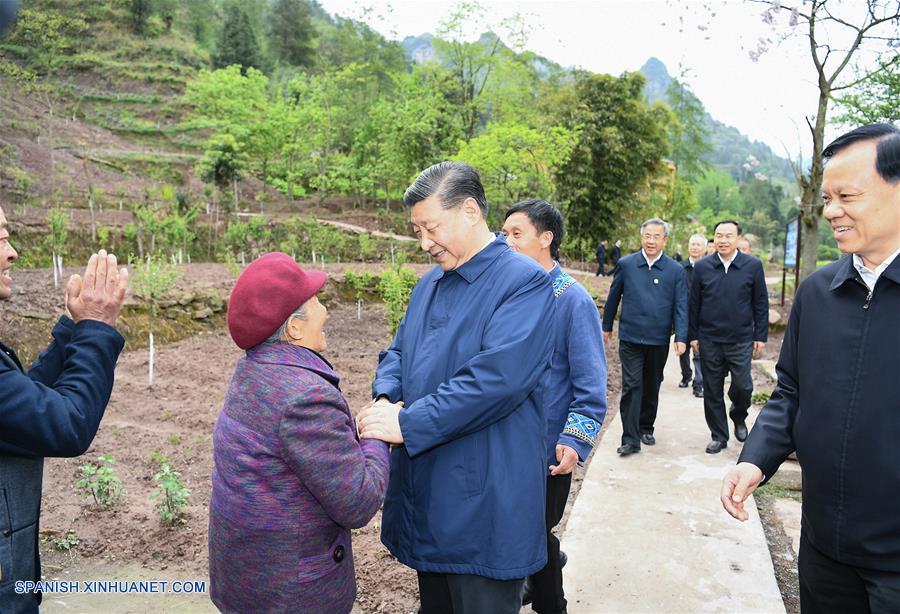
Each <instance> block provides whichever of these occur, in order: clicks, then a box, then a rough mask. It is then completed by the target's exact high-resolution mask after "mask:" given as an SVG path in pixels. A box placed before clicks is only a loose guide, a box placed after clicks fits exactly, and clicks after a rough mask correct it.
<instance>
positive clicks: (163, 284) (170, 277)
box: [131, 254, 181, 387]
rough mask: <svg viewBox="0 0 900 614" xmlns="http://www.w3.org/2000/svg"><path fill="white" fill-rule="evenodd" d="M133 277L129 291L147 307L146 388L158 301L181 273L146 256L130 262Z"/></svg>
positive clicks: (152, 358) (150, 381)
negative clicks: (143, 301)
mask: <svg viewBox="0 0 900 614" xmlns="http://www.w3.org/2000/svg"><path fill="white" fill-rule="evenodd" d="M132 270H133V271H134V275H133V276H132V278H131V291H132V292H133V293H134V294H135V295H136V296H139V297H140V298H142V299H144V300H145V301H146V302H147V305H148V306H149V311H150V326H149V328H148V331H147V335H148V341H149V343H150V354H149V361H148V363H147V386H149V387H152V386H153V367H154V363H155V362H156V361H155V355H156V346H155V343H154V339H153V323H154V322H155V321H156V318H157V315H158V312H159V301H160V299H161V298H162V297H163V295H164V294H165V293H166V292H168V291H169V289H170V288H171V287H172V286H173V285H174V284H175V281H176V280H177V279H178V278H179V277H180V276H181V272H180V271H179V270H178V269H176V268H175V267H174V266H172V265H170V264H168V263H167V262H166V259H165V257H164V256H154V255H151V254H147V258H146V259H144V260H139V261H138V262H132Z"/></svg>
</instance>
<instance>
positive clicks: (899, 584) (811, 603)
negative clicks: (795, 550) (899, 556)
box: [797, 535, 900, 614]
mask: <svg viewBox="0 0 900 614" xmlns="http://www.w3.org/2000/svg"><path fill="white" fill-rule="evenodd" d="M797 567H798V571H799V572H800V610H801V611H802V612H803V614H825V613H826V612H829V613H834V614H839V613H841V614H842V613H843V612H873V613H875V614H881V613H885V614H886V613H887V612H900V572H896V571H877V570H874V569H864V568H862V567H854V566H852V565H845V564H843V563H839V562H837V561H835V560H834V559H831V558H829V557H827V556H825V555H824V554H822V553H821V552H819V551H818V550H816V549H815V548H814V547H813V546H812V544H810V543H809V540H807V539H806V536H805V535H801V536H800V554H799V561H798V564H797Z"/></svg>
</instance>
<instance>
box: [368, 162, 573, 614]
mask: <svg viewBox="0 0 900 614" xmlns="http://www.w3.org/2000/svg"><path fill="white" fill-rule="evenodd" d="M403 201H404V204H405V205H406V206H407V207H409V210H410V219H411V221H412V225H413V229H414V231H415V234H416V236H417V237H418V238H419V242H420V245H421V248H422V250H424V251H426V252H428V253H429V254H431V257H432V258H434V260H435V261H436V262H437V264H438V266H436V267H434V268H433V269H432V270H431V271H429V272H428V273H426V274H425V276H424V277H422V279H421V280H420V281H419V283H418V284H417V285H416V287H415V288H414V289H413V292H412V297H411V298H410V302H409V307H408V308H407V310H406V315H405V316H404V318H403V321H402V322H401V323H400V327H399V328H398V329H397V333H396V335H395V336H394V340H393V343H392V344H391V346H390V347H389V348H388V349H387V350H385V351H384V352H382V354H381V357H380V360H379V364H378V369H377V371H376V374H375V381H374V382H373V384H372V394H373V398H375V399H376V400H377V401H376V402H375V403H374V404H373V405H371V406H370V407H368V408H366V409H364V410H363V411H362V412H360V414H359V416H358V425H359V429H360V433H361V436H362V437H371V438H377V439H382V440H384V441H387V442H389V443H394V444H402V445H397V446H395V447H394V448H393V450H392V452H391V477H390V483H389V485H388V493H387V498H386V499H385V503H384V513H383V516H382V531H381V540H382V542H384V544H385V545H386V546H387V547H388V549H389V550H390V551H391V553H392V554H393V555H394V556H395V557H397V559H398V560H399V561H400V562H402V563H404V564H406V565H408V566H410V567H412V568H413V569H415V570H416V571H417V572H418V580H419V594H420V598H421V609H420V610H419V611H420V612H422V613H423V614H429V613H432V612H435V613H436V612H455V613H457V614H458V613H463V614H466V613H479V612H496V613H498V614H503V613H510V614H512V613H517V612H518V611H519V608H520V606H521V591H522V585H523V583H524V578H525V577H526V576H529V575H531V574H533V573H535V572H537V571H539V570H540V569H541V568H543V567H544V565H545V563H546V561H547V542H546V539H545V537H544V488H545V483H546V482H545V476H546V471H547V466H546V462H545V461H546V452H545V449H544V440H545V437H546V428H547V425H546V414H545V411H544V408H543V403H542V401H543V398H544V385H545V384H544V381H545V380H546V377H547V375H548V374H549V366H550V357H551V352H552V343H553V330H552V328H551V327H549V326H547V325H546V322H547V321H548V320H549V321H553V317H554V313H555V309H556V304H555V303H554V298H553V290H552V286H551V284H550V278H549V276H548V275H547V272H546V271H544V269H542V268H541V267H540V266H539V265H538V264H537V263H536V262H534V261H533V260H531V259H529V258H526V257H524V256H522V255H520V254H517V253H516V252H514V251H513V250H512V249H510V247H509V245H507V243H506V241H505V240H504V239H503V237H498V236H496V235H494V234H493V233H491V232H490V230H489V229H488V226H487V222H486V218H487V200H486V199H485V196H484V188H483V187H482V185H481V180H480V179H479V177H478V173H477V172H476V171H475V170H474V169H473V168H472V167H470V166H468V165H466V164H463V163H460V162H441V163H439V164H435V165H434V166H431V167H429V168H427V169H425V170H424V171H422V173H421V174H420V175H419V176H418V177H417V178H416V180H415V181H414V182H413V184H412V185H411V186H410V187H409V188H408V189H407V190H406V194H405V195H404V197H403ZM401 402H402V405H401Z"/></svg>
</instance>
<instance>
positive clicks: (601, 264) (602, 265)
mask: <svg viewBox="0 0 900 614" xmlns="http://www.w3.org/2000/svg"><path fill="white" fill-rule="evenodd" d="M606 243H607V241H606V239H603V240H602V241H600V244H599V245H598V246H597V273H596V274H595V275H594V276H595V277H596V276H597V275H606Z"/></svg>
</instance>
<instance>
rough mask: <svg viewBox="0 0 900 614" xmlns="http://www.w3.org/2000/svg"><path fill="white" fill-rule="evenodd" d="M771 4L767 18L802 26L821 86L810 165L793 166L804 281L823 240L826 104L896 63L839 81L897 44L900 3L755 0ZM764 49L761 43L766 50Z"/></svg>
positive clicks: (809, 119) (813, 119) (794, 28)
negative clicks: (865, 58)
mask: <svg viewBox="0 0 900 614" xmlns="http://www.w3.org/2000/svg"><path fill="white" fill-rule="evenodd" d="M756 1H758V2H760V3H762V4H765V5H767V7H768V8H767V9H766V10H765V12H764V13H763V18H764V19H765V20H766V21H767V22H768V23H770V24H772V25H773V26H774V25H775V22H776V19H777V18H778V16H779V15H781V14H784V15H786V16H787V18H788V26H787V27H788V31H789V32H791V31H797V30H800V31H802V32H803V35H804V36H805V37H806V38H807V40H808V42H809V52H810V57H811V59H812V63H813V67H814V68H815V74H816V84H817V86H818V90H819V97H818V104H817V106H816V113H815V116H812V117H807V118H806V123H807V125H808V126H809V131H810V136H811V137H812V164H811V165H810V168H809V170H808V171H807V172H804V170H803V168H802V167H801V166H800V163H799V162H798V163H797V164H795V165H794V172H795V175H796V176H797V183H798V185H799V186H800V217H801V220H802V224H803V231H802V235H801V245H800V279H804V278H806V277H807V276H808V275H809V274H810V273H812V272H813V271H814V270H815V269H816V257H817V255H818V244H819V232H818V231H819V222H820V220H821V219H822V212H823V205H822V197H821V196H822V173H823V170H824V162H823V160H822V150H823V149H824V148H825V142H824V141H825V125H826V124H827V122H828V103H829V102H830V101H831V100H832V99H833V97H834V95H835V94H836V93H837V92H840V91H844V90H848V89H851V88H853V87H855V86H857V85H859V84H861V83H863V82H864V81H866V80H868V79H871V78H873V77H875V76H876V75H878V74H880V73H882V72H884V71H885V69H886V68H887V67H889V66H891V65H892V63H887V64H881V65H879V67H878V68H875V69H866V68H865V67H863V66H861V65H858V66H857V70H856V76H855V77H853V78H851V79H850V80H841V77H842V75H844V74H845V69H846V68H847V67H848V66H850V64H851V61H853V60H859V57H860V54H861V52H862V51H864V50H866V49H872V48H873V47H877V46H878V45H880V44H882V43H883V42H884V41H889V42H891V43H893V42H894V41H896V40H897V39H898V36H900V2H897V1H896V0H865V2H855V3H844V4H840V3H838V2H837V1H836V0H810V1H809V2H803V3H802V4H801V5H800V7H790V6H786V5H784V4H782V3H781V2H779V1H778V0H756ZM764 49H765V48H764V47H763V50H764Z"/></svg>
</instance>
